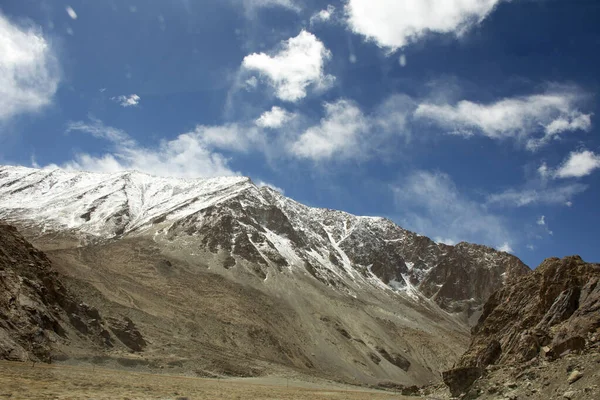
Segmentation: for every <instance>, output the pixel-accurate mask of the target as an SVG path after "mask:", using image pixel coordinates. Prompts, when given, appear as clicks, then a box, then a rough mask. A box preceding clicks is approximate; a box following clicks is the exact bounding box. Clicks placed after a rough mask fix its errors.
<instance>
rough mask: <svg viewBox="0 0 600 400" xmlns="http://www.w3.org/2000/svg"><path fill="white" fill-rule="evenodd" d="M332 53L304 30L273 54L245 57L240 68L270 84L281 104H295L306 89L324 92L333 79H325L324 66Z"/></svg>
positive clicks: (257, 54) (304, 93) (304, 95)
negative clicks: (259, 75)
mask: <svg viewBox="0 0 600 400" xmlns="http://www.w3.org/2000/svg"><path fill="white" fill-rule="evenodd" d="M330 58H331V52H330V51H329V50H328V49H327V48H326V47H325V45H324V44H323V43H322V42H321V41H320V40H319V39H317V37H316V36H315V35H313V34H312V33H310V32H307V31H305V30H303V31H302V32H300V34H298V36H296V37H293V38H290V39H288V40H287V41H285V42H283V43H282V48H281V49H280V50H279V51H278V52H276V53H274V54H272V55H268V54H265V53H253V54H250V55H247V56H246V57H244V60H243V62H242V67H243V68H245V69H247V70H249V71H258V72H259V73H260V74H261V75H262V76H264V77H266V78H267V79H268V80H269V83H270V84H271V86H272V87H273V88H274V89H275V95H276V96H277V97H278V98H279V99H281V100H284V101H291V102H295V101H298V100H300V99H303V98H304V97H306V94H307V93H306V92H307V89H308V87H309V86H312V87H315V88H316V89H320V90H324V89H326V88H328V87H330V86H331V85H332V83H333V81H334V80H335V77H333V76H331V75H326V74H325V72H324V67H325V63H326V61H327V60H329V59H330Z"/></svg>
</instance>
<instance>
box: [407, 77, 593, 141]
mask: <svg viewBox="0 0 600 400" xmlns="http://www.w3.org/2000/svg"><path fill="white" fill-rule="evenodd" d="M584 97H585V95H584V94H583V93H581V92H580V91H579V90H577V89H574V88H562V89H561V90H557V91H554V92H547V93H544V94H540V95H531V96H525V97H514V98H507V99H503V100H500V101H497V102H495V103H491V104H480V103H474V102H471V101H467V100H463V101H460V102H459V103H457V104H455V105H449V104H441V105H439V104H432V103H423V104H420V105H419V107H418V108H417V110H416V111H415V117H417V118H421V119H427V120H429V121H432V122H433V123H435V124H437V125H438V126H440V127H442V128H444V129H447V130H448V132H449V133H452V134H457V135H462V136H471V135H474V134H479V135H483V136H487V137H489V138H492V139H507V138H513V139H516V140H518V141H520V142H522V143H524V144H525V146H526V148H527V149H529V150H532V151H533V150H536V149H538V148H539V147H542V146H544V145H546V144H548V143H549V142H550V141H551V140H552V139H555V138H556V137H557V135H559V134H560V133H563V132H567V131H575V130H584V131H588V130H590V128H591V114H583V113H582V112H581V111H580V110H579V109H578V104H579V103H580V102H581V101H582V99H583V98H584ZM540 135H541V136H540ZM535 136H537V137H535Z"/></svg>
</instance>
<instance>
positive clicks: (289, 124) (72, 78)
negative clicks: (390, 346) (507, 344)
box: [0, 0, 600, 266]
mask: <svg viewBox="0 0 600 400" xmlns="http://www.w3.org/2000/svg"><path fill="white" fill-rule="evenodd" d="M598 21H600V3H598V2H596V1H593V0H577V1H574V0H512V1H507V0H504V1H503V0H461V1H458V0H431V1H429V2H423V1H420V0H377V1H375V0H343V1H331V2H322V1H312V0H311V1H298V0H196V1H195V0H169V1H167V0H138V1H136V0H119V1H116V0H114V1H109V0H107V1H102V2H98V1H90V0H87V1H84V0H69V1H67V2H63V1H54V0H45V1H40V0H3V1H2V2H1V3H0V163H4V164H15V165H26V166H40V167H56V166H58V167H61V168H67V169H68V168H70V169H83V170H92V171H105V172H113V171H118V170H122V169H137V170H141V171H144V172H148V173H151V174H156V175H163V176H183V177H203V176H219V175H230V174H242V175H247V176H250V177H252V179H253V180H254V181H255V182H257V183H260V184H267V185H272V186H275V187H278V188H280V189H281V190H283V191H284V192H285V194H286V195H287V196H290V197H292V198H294V199H296V200H298V201H300V202H303V203H305V204H308V205H313V206H320V207H328V208H334V209H341V210H345V211H348V212H351V213H354V214H361V215H379V216H385V217H388V218H391V219H392V220H394V221H395V222H397V223H398V224H399V225H401V226H403V227H405V228H407V229H411V230H414V231H416V232H418V233H421V234H425V235H427V236H430V237H432V238H434V239H435V240H438V241H444V242H447V243H455V242H458V241H462V240H466V241H471V242H476V243H483V244H487V245H490V246H493V247H496V248H502V249H506V250H509V251H511V252H512V253H513V254H515V255H517V256H519V257H521V258H522V259H523V260H524V261H525V262H526V263H527V264H529V265H530V266H536V265H537V264H539V262H541V261H542V260H543V259H544V258H546V257H549V256H564V255H569V254H580V255H582V257H584V259H587V260H589V261H599V260H600V246H599V240H598V238H599V237H600V212H599V208H598V205H597V203H598V200H599V199H600V181H599V178H600V140H599V138H598V133H599V132H600V130H599V128H598V123H597V121H596V119H597V117H598V115H600V110H599V109H598V101H597V98H598V97H597V95H598V93H599V90H600V78H599V75H598V71H599V70H600V51H598V50H599V49H600V25H599V24H598Z"/></svg>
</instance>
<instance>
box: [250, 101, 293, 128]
mask: <svg viewBox="0 0 600 400" xmlns="http://www.w3.org/2000/svg"><path fill="white" fill-rule="evenodd" d="M292 118H294V114H293V113H290V112H288V111H286V110H284V109H283V108H281V107H277V106H273V107H272V108H271V110H269V111H265V112H264V113H263V114H262V115H261V116H260V117H259V118H258V119H257V120H256V121H255V122H256V125H258V126H260V127H262V128H281V127H282V126H283V125H284V124H285V123H286V122H288V121H289V120H291V119H292Z"/></svg>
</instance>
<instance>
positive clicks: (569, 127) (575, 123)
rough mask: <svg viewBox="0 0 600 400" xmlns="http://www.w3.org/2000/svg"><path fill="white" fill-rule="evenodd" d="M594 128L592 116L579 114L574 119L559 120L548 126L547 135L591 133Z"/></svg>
mask: <svg viewBox="0 0 600 400" xmlns="http://www.w3.org/2000/svg"><path fill="white" fill-rule="evenodd" d="M591 127H592V114H579V115H575V116H574V117H573V118H571V119H569V118H565V117H562V118H558V119H555V120H554V121H552V122H551V123H550V124H549V125H548V126H546V133H548V134H549V135H556V134H558V133H562V132H567V131H577V130H582V131H589V130H590V129H591Z"/></svg>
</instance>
